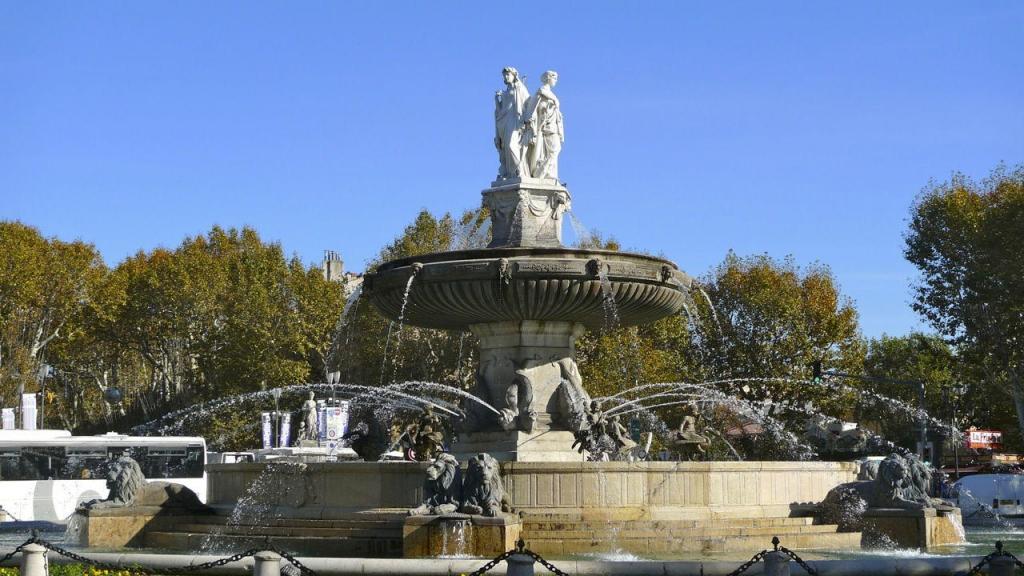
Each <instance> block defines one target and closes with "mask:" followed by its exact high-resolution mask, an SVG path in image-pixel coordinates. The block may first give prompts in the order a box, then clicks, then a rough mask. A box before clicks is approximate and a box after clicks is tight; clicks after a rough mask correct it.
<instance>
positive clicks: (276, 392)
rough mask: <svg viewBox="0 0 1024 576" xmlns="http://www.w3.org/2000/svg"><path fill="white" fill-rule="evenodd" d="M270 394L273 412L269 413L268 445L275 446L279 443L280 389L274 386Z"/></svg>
mask: <svg viewBox="0 0 1024 576" xmlns="http://www.w3.org/2000/svg"><path fill="white" fill-rule="evenodd" d="M270 395H271V396H273V397H274V412H273V413H272V415H271V420H272V421H273V428H272V429H271V431H270V447H271V448H277V447H278V445H279V444H280V443H281V429H280V427H281V405H280V400H281V389H280V388H274V389H273V390H271V391H270Z"/></svg>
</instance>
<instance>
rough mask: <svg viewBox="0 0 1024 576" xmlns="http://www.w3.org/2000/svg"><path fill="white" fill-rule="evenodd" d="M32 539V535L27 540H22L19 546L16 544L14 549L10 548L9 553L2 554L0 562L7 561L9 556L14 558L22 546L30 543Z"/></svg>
mask: <svg viewBox="0 0 1024 576" xmlns="http://www.w3.org/2000/svg"><path fill="white" fill-rule="evenodd" d="M34 541H35V540H34V537H33V538H29V539H28V540H25V541H24V542H22V543H21V545H20V546H18V547H17V548H15V549H14V550H12V551H11V552H10V553H8V554H5V555H4V556H3V558H0V564H2V563H4V562H7V561H8V560H10V559H11V558H14V556H15V555H17V554H18V553H19V552H21V550H22V548H24V547H25V546H28V545H29V544H32V543H33V542H34Z"/></svg>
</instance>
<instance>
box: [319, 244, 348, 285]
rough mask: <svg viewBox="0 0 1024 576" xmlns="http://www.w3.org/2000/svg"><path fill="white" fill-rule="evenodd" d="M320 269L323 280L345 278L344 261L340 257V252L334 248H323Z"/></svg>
mask: <svg viewBox="0 0 1024 576" xmlns="http://www.w3.org/2000/svg"><path fill="white" fill-rule="evenodd" d="M322 269H323V271H324V279H325V280H331V281H333V282H341V281H342V280H344V278H345V261H344V260H342V259H341V254H338V253H337V252H335V251H334V250H324V262H323V265H322Z"/></svg>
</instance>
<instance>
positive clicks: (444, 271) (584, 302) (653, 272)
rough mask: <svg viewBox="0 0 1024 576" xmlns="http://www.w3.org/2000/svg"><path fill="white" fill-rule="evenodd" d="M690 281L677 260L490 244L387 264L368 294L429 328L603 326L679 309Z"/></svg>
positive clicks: (370, 280)
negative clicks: (506, 324) (547, 323)
mask: <svg viewBox="0 0 1024 576" xmlns="http://www.w3.org/2000/svg"><path fill="white" fill-rule="evenodd" d="M410 279H412V283H411V284H410V283H409V282H410ZM691 283H692V279H691V278H690V277H689V276H687V275H686V274H685V273H684V272H682V271H680V270H679V268H678V267H677V266H676V265H675V264H674V263H672V262H670V261H668V260H665V259H663V258H657V257H654V256H648V255H646V254H633V253H629V252H616V251H612V250H575V249H570V248H488V249H480V250H459V251H451V252H437V253H432V254H424V255H421V256H414V257H409V258H400V259H396V260H393V261H390V262H386V263H384V264H382V265H380V266H379V267H378V268H377V269H376V271H374V272H372V273H369V274H367V275H366V276H365V278H364V282H363V295H364V296H366V297H368V298H369V299H370V300H371V301H372V302H373V303H374V305H376V306H377V308H378V309H379V310H380V311H381V312H382V313H383V314H384V315H385V316H387V317H388V318H391V319H392V320H397V319H398V318H400V317H401V318H402V320H403V322H406V323H408V324H410V325H413V326H421V327H425V328H440V329H466V328H469V327H472V326H473V325H476V324H489V323H495V322H508V321H524V320H533V321H559V322H576V323H579V324H582V325H584V326H586V327H587V328H591V329H601V328H611V327H615V326H629V325H636V324H641V323H647V322H653V321H655V320H657V319H659V318H662V317H664V316H668V315H670V314H675V313H678V312H679V311H680V310H681V309H682V308H683V307H684V305H685V302H686V300H687V299H688V298H689V294H688V291H689V289H690V286H691ZM407 287H409V298H408V301H405V299H404V296H405V293H406V288H407ZM608 295H610V296H611V297H612V299H613V300H614V302H615V305H614V306H611V307H609V305H608V303H609V302H608V298H607V296H608ZM403 302H405V306H404V310H403Z"/></svg>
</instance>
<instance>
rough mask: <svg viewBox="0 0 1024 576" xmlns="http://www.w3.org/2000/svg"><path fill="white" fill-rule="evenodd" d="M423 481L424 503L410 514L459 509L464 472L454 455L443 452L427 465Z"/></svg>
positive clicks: (438, 512) (443, 512)
mask: <svg viewBox="0 0 1024 576" xmlns="http://www.w3.org/2000/svg"><path fill="white" fill-rule="evenodd" d="M426 476H427V477H426V479H425V480H424V481H423V503H422V504H420V505H419V506H418V507H416V508H413V509H412V510H409V515H410V516H430V515H433V516H438V515H441V514H451V513H452V512H455V511H456V510H458V509H459V500H460V499H461V496H462V472H461V470H459V461H458V460H456V459H455V457H454V456H452V455H451V454H448V453H446V452H442V453H440V454H438V455H437V457H436V458H434V461H433V462H432V463H431V464H430V466H428V467H427V470H426Z"/></svg>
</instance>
